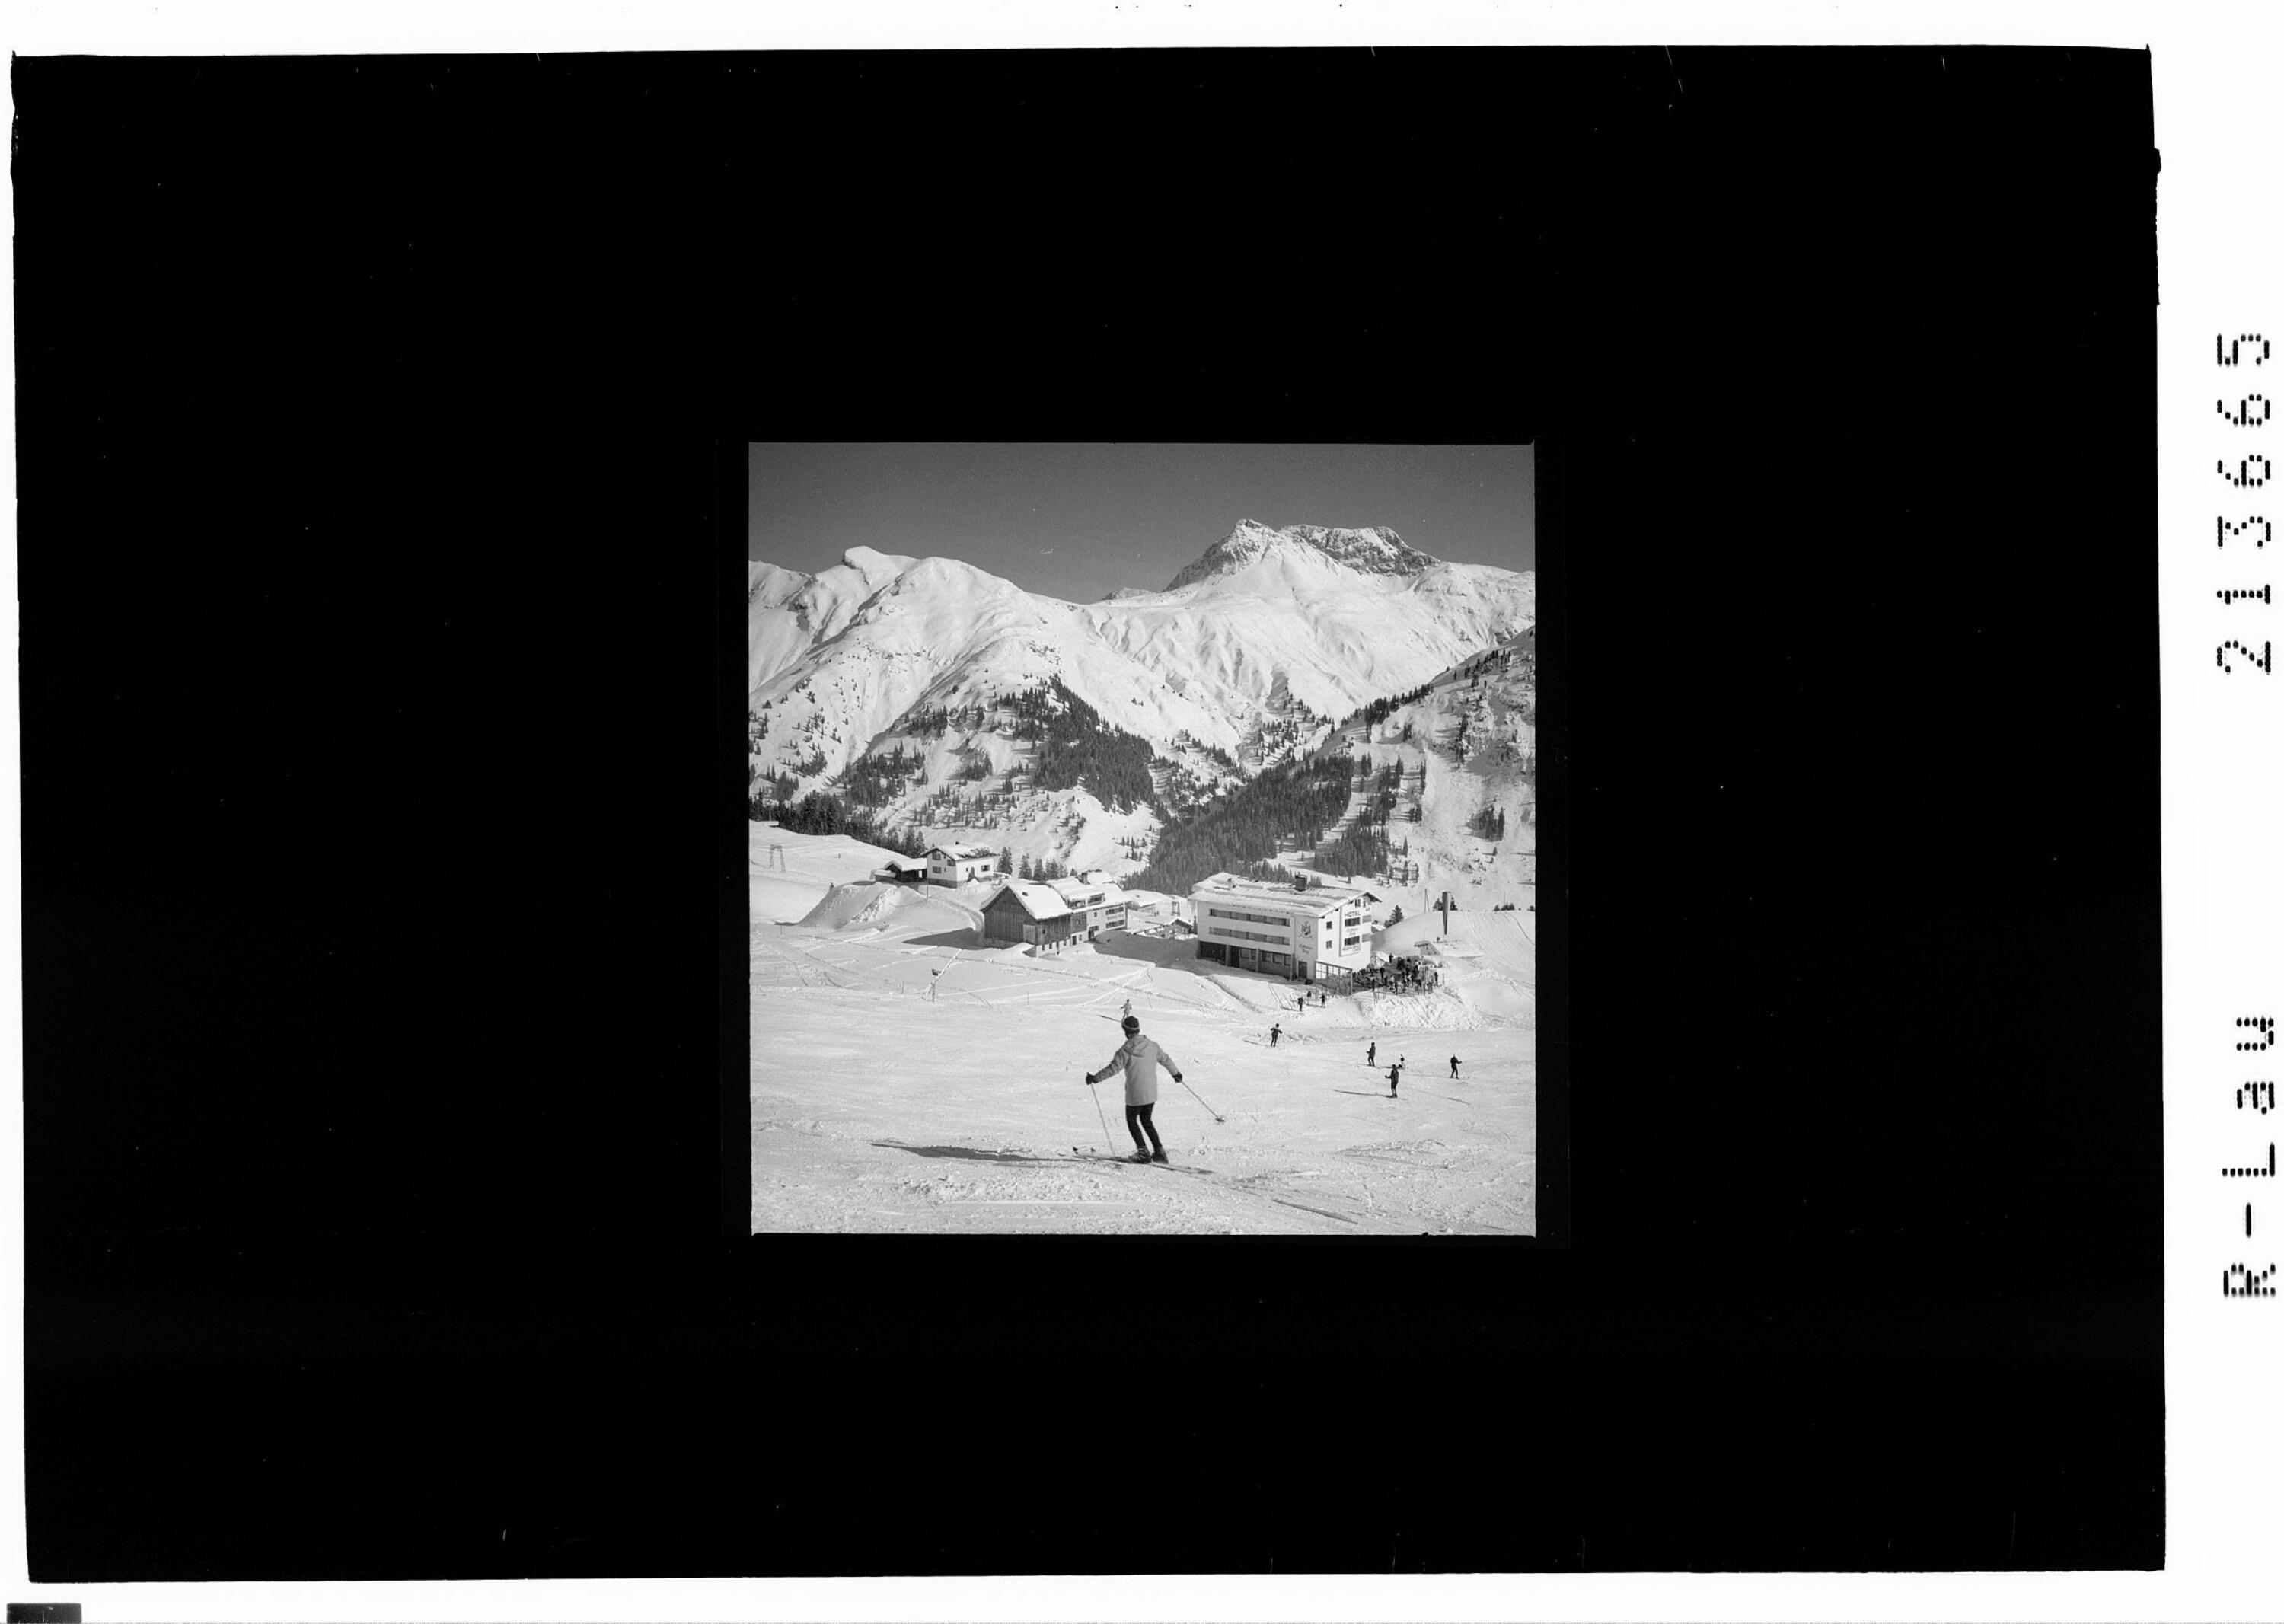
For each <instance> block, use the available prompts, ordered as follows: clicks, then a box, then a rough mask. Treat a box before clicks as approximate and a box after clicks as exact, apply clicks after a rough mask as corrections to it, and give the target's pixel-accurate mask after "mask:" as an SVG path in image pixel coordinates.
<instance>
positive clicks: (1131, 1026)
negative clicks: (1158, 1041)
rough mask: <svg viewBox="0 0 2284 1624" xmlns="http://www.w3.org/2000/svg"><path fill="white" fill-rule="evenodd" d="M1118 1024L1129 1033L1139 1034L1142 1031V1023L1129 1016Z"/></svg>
mask: <svg viewBox="0 0 2284 1624" xmlns="http://www.w3.org/2000/svg"><path fill="white" fill-rule="evenodd" d="M1118 1024H1119V1025H1120V1026H1122V1027H1124V1028H1125V1029H1126V1030H1127V1031H1129V1032H1139V1031H1141V1030H1142V1023H1141V1022H1140V1021H1139V1020H1138V1019H1136V1018H1135V1017H1133V1016H1131V1015H1129V1016H1128V1017H1127V1018H1126V1019H1124V1020H1122V1021H1120V1022H1119V1023H1118Z"/></svg>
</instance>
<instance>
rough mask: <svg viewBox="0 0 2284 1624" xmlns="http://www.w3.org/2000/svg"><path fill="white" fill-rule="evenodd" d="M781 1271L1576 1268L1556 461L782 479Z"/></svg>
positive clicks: (775, 958) (1186, 457) (758, 715)
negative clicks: (861, 1267)
mask: <svg viewBox="0 0 2284 1624" xmlns="http://www.w3.org/2000/svg"><path fill="white" fill-rule="evenodd" d="M749 458H750V462H749V476H750V483H749V490H748V509H747V511H748V525H749V540H750V544H749V547H748V556H747V672H746V681H747V746H748V761H747V784H748V798H749V806H748V813H749V831H750V832H749V848H748V852H747V870H748V878H747V899H748V907H749V916H748V950H749V957H750V970H751V991H752V1007H751V1018H750V1019H751V1042H752V1050H751V1070H752V1129H751V1131H752V1156H753V1161H752V1176H753V1227H754V1229H755V1231H757V1232H765V1231H798V1232H815V1231H828V1232H889V1233H911V1234H977V1233H982V1234H1029V1233H1039V1232H1046V1233H1059V1234H1083V1235H1105V1234H1107V1235H1138V1234H1140V1235H1164V1234H1212V1235H1339V1236H1353V1235H1412V1236H1416V1235H1422V1234H1428V1235H1474V1236H1529V1235H1533V1234H1535V1233H1536V1232H1537V1202H1538V1176H1537V1155H1538V1149H1539V1145H1538V1134H1537V1070H1538V1068H1537V1050H1536V1042H1537V956H1538V955H1537V881H1538V874H1537V824H1538V802H1537V720H1538V718H1537V681H1538V672H1537V591H1536V582H1537V575H1536V571H1535V569H1534V567H1533V566H1534V561H1535V560H1534V544H1533V542H1534V526H1535V515H1534V511H1533V476H1534V471H1535V463H1534V454H1533V448H1532V447H1531V446H1529V445H1528V444H1524V445H1445V446H1435V445H1373V446H1349V445H1247V444H1210V445H1179V444H1149V445H1126V444H1093V445H1087V444H910V443H899V444H889V443H865V444H809V443H770V444H755V445H753V446H751V447H750V448H749Z"/></svg>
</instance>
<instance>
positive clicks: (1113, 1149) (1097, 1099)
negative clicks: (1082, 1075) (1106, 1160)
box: [1086, 1083, 1118, 1156]
mask: <svg viewBox="0 0 2284 1624" xmlns="http://www.w3.org/2000/svg"><path fill="white" fill-rule="evenodd" d="M1086 1091H1087V1092H1088V1093H1090V1094H1093V1095H1094V1114H1095V1118H1096V1120H1099V1122H1100V1123H1101V1124H1102V1142H1103V1143H1104V1144H1107V1145H1108V1146H1109V1147H1110V1153H1111V1154H1112V1155H1113V1156H1115V1155H1117V1154H1118V1141H1117V1140H1115V1139H1114V1138H1112V1137H1111V1136H1110V1119H1109V1118H1108V1117H1107V1116H1105V1115H1104V1114H1103V1111H1102V1096H1101V1095H1099V1094H1097V1093H1095V1085H1094V1084H1092V1083H1089V1084H1087V1085H1086Z"/></svg>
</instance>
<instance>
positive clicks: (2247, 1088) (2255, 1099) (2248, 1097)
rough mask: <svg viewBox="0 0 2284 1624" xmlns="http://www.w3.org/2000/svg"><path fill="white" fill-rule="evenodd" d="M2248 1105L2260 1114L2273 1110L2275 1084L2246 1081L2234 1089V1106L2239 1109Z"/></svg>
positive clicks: (2274, 1107)
mask: <svg viewBox="0 0 2284 1624" xmlns="http://www.w3.org/2000/svg"><path fill="white" fill-rule="evenodd" d="M2248 1105H2249V1106H2250V1107H2251V1108H2252V1109H2253V1110H2255V1111H2257V1112H2258V1113H2260V1114H2261V1115H2262V1116H2266V1115H2267V1114H2268V1113H2270V1112H2272V1111H2273V1110H2275V1109H2276V1085H2275V1084H2274V1083H2272V1082H2248V1083H2246V1084H2245V1085H2244V1086H2243V1087H2242V1088H2241V1089H2238V1090H2237V1091H2236V1108H2237V1109H2238V1110H2239V1111H2241V1110H2243V1109H2244V1108H2245V1107H2246V1106H2248Z"/></svg>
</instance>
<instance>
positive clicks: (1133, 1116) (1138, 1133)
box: [1126, 1102, 1166, 1151]
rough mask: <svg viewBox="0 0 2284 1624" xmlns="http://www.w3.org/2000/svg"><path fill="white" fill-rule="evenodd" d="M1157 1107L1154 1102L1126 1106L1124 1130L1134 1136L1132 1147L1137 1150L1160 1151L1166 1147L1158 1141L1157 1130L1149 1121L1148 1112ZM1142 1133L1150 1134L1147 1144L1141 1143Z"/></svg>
mask: <svg viewBox="0 0 2284 1624" xmlns="http://www.w3.org/2000/svg"><path fill="white" fill-rule="evenodd" d="M1157 1108H1158V1107H1157V1105H1156V1103H1155V1102H1153V1103H1152V1104H1150V1105H1129V1106H1127V1107H1126V1131H1127V1132H1128V1133H1130V1134H1132V1135H1133V1136H1134V1148H1135V1149H1136V1150H1138V1151H1162V1150H1164V1149H1165V1148H1166V1147H1165V1146H1164V1145H1162V1144H1159V1143H1158V1130H1157V1128H1154V1127H1153V1126H1152V1125H1151V1122H1150V1113H1152V1112H1153V1111H1155V1110H1156V1109H1157ZM1144 1134H1148V1135H1149V1136H1150V1143H1149V1144H1143V1143H1142V1136H1143V1135H1144Z"/></svg>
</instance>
